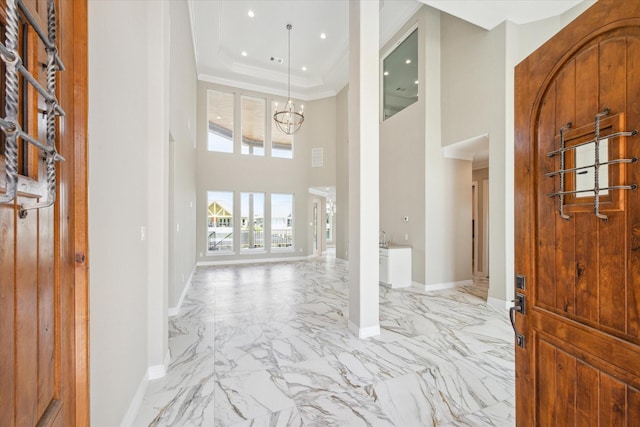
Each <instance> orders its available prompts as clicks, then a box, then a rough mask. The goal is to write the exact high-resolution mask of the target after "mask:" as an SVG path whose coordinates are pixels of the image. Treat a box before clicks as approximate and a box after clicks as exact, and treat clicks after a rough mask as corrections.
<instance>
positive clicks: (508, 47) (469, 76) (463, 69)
mask: <svg viewBox="0 0 640 427" xmlns="http://www.w3.org/2000/svg"><path fill="white" fill-rule="evenodd" d="M593 3H594V2H593V1H590V2H586V3H584V4H581V5H578V6H576V7H575V8H574V9H572V10H570V11H568V12H566V13H565V14H563V15H562V16H560V17H555V18H550V19H547V20H543V21H538V22H535V23H531V24H527V25H524V26H518V25H516V24H513V23H510V22H504V23H502V24H501V25H499V26H497V27H496V28H494V29H493V30H491V31H485V30H483V29H481V28H479V27H476V26H474V25H472V24H468V23H466V22H464V21H461V20H459V19H458V18H455V17H452V16H450V15H447V14H444V13H443V15H442V16H443V18H442V19H443V25H442V52H443V55H442V76H443V80H442V129H443V144H444V145H450V144H453V143H455V142H458V141H461V140H466V139H470V138H473V137H476V136H478V135H482V134H488V135H489V155H490V158H489V165H490V167H489V170H490V172H489V174H490V180H489V182H490V192H489V193H490V202H489V204H490V207H489V211H490V226H489V229H490V237H489V242H490V248H489V253H490V256H489V259H490V267H489V270H490V271H489V274H490V289H489V297H490V298H491V299H492V300H493V301H494V302H495V303H496V304H498V305H507V304H508V301H509V300H510V299H511V296H512V293H513V277H514V271H513V243H514V242H513V212H514V210H513V176H514V171H513V127H514V121H513V107H514V105H513V103H514V81H513V70H514V67H515V65H516V64H517V63H518V62H519V61H521V60H522V59H524V58H525V57H526V56H527V55H528V54H529V53H531V52H532V51H533V50H534V49H535V48H537V47H538V46H540V45H541V44H542V43H544V42H545V41H546V40H548V39H549V38H551V37H552V36H553V35H554V34H555V33H556V32H558V31H559V30H560V29H561V28H562V27H563V26H564V25H566V24H567V23H569V22H570V21H571V20H573V19H575V17H576V16H578V15H579V14H580V13H581V12H583V11H584V10H585V9H586V8H587V7H588V6H590V5H591V4H593ZM470 70H473V72H470Z"/></svg>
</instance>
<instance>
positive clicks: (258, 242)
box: [240, 193, 264, 251]
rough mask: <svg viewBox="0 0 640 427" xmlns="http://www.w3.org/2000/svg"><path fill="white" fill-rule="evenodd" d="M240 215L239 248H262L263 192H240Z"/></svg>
mask: <svg viewBox="0 0 640 427" xmlns="http://www.w3.org/2000/svg"><path fill="white" fill-rule="evenodd" d="M240 216H241V218H240V250H241V251H251V250H256V249H257V250H264V193H241V194H240Z"/></svg>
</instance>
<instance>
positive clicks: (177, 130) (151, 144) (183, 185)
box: [88, 0, 196, 427]
mask: <svg viewBox="0 0 640 427" xmlns="http://www.w3.org/2000/svg"><path fill="white" fill-rule="evenodd" d="M114 28H117V29H118V30H117V31H114ZM188 28H189V21H188V11H187V3H186V2H164V1H147V2H115V1H110V2H106V1H97V0H91V1H90V2H89V138H88V140H89V244H90V248H91V257H90V270H89V271H90V286H91V290H90V298H91V299H90V329H91V342H90V360H91V373H90V374H91V390H90V392H91V420H92V425H94V426H98V427H99V426H109V427H112V426H117V425H130V424H131V423H132V422H133V419H134V417H135V415H136V411H137V408H138V405H139V403H140V399H141V398H142V395H143V393H144V391H145V388H146V384H147V380H148V379H149V377H151V378H153V377H157V376H161V375H163V374H164V370H165V368H166V365H165V363H166V362H167V359H166V358H167V355H168V342H167V341H168V323H167V311H168V304H169V293H170V292H171V294H172V295H171V299H172V302H174V303H175V302H176V300H177V298H178V297H179V295H180V293H181V292H182V289H183V287H184V284H185V279H182V277H183V275H186V276H188V274H190V272H191V270H192V269H193V266H194V264H195V248H194V244H193V242H194V234H195V233H194V227H195V220H194V212H195V210H194V208H191V207H190V203H193V204H194V205H195V172H194V170H195V164H194V163H195V154H194V153H195V148H194V144H195V130H194V129H195V119H196V114H195V111H196V109H195V95H196V91H195V88H196V75H195V64H194V56H193V49H192V44H191V40H190V36H189V31H188ZM123 47H124V48H123ZM123 64H126V66H125V65H123ZM170 100H171V102H170ZM170 105H171V108H170V107H169V106H170ZM170 129H171V134H172V135H173V137H174V140H175V142H174V143H172V144H173V145H171V144H170V142H169V139H170V138H169V134H170ZM170 189H171V191H170ZM176 223H180V225H181V228H180V232H176V228H175V224H176ZM173 233H175V235H174V234H173ZM143 234H144V238H143ZM169 270H171V273H172V275H171V277H172V278H173V279H176V278H178V279H179V280H170V278H169ZM169 283H171V286H169Z"/></svg>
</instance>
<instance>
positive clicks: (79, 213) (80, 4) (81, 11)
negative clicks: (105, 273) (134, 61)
mask: <svg viewBox="0 0 640 427" xmlns="http://www.w3.org/2000/svg"><path fill="white" fill-rule="evenodd" d="M64 13H65V15H64V16H65V18H64V19H65V20H66V22H73V37H72V38H71V40H69V39H63V41H62V43H63V46H64V48H65V49H73V69H72V72H73V90H72V91H70V93H71V94H72V96H73V133H72V135H73V158H74V167H73V188H74V192H73V211H72V215H73V218H74V230H73V232H74V233H73V253H74V254H76V255H80V256H81V257H83V258H82V259H84V261H83V262H76V263H75V271H74V290H75V300H74V309H75V311H74V313H75V316H74V319H75V321H74V325H75V335H74V339H75V366H74V372H73V373H74V377H75V390H74V392H75V394H74V397H73V398H74V401H75V403H76V408H75V409H76V413H75V425H76V426H88V425H89V423H90V416H89V409H90V402H89V226H88V217H89V211H88V197H87V188H88V178H87V165H88V153H87V120H88V119H87V117H88V111H87V110H88V104H87V87H88V86H87V76H88V62H87V58H88V55H87V43H88V42H87V40H88V28H87V21H88V20H87V2H86V0H82V1H74V2H73V10H70V9H69V8H66V9H64Z"/></svg>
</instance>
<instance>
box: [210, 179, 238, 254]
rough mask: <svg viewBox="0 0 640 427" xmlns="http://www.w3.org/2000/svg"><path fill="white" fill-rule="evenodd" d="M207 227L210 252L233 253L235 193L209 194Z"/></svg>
mask: <svg viewBox="0 0 640 427" xmlns="http://www.w3.org/2000/svg"><path fill="white" fill-rule="evenodd" d="M207 226H208V229H207V248H208V250H209V252H211V253H223V252H233V192H231V191H209V192H208V202H207Z"/></svg>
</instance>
